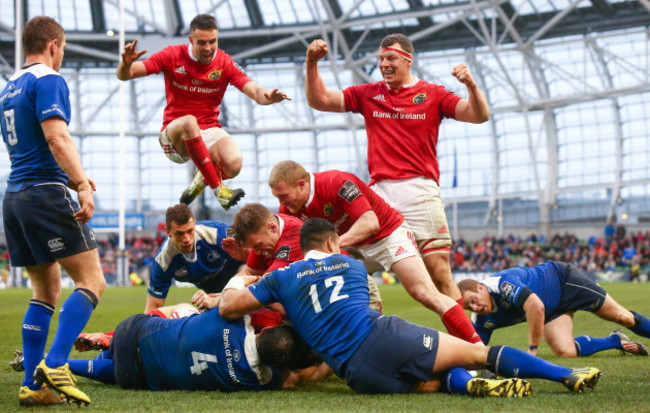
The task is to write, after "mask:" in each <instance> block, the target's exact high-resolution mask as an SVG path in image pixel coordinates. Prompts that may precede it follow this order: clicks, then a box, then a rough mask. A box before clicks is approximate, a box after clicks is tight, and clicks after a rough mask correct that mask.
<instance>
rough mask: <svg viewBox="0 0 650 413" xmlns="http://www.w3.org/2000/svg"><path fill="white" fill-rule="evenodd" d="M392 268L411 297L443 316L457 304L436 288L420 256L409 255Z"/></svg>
mask: <svg viewBox="0 0 650 413" xmlns="http://www.w3.org/2000/svg"><path fill="white" fill-rule="evenodd" d="M391 270H392V271H393V272H395V274H397V277H398V278H399V280H400V282H401V283H402V285H403V286H404V288H405V289H406V291H407V292H408V293H409V294H410V295H411V297H413V298H414V299H415V300H417V301H418V302H420V303H422V305H424V306H425V307H426V308H428V309H430V310H432V311H434V312H436V313H437V314H438V315H440V316H441V317H442V316H443V315H444V314H445V313H446V312H447V310H449V309H450V308H451V307H453V306H454V305H456V304H457V303H456V302H454V300H452V299H451V298H449V297H448V296H446V295H443V294H440V292H439V291H438V290H437V289H436V287H435V285H434V284H433V282H432V281H431V278H429V275H428V273H427V269H426V268H425V266H424V264H423V262H422V260H421V259H420V257H408V258H405V259H403V260H399V261H397V262H396V263H394V264H393V266H392V267H391ZM454 285H455V284H454Z"/></svg>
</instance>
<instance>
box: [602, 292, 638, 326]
mask: <svg viewBox="0 0 650 413" xmlns="http://www.w3.org/2000/svg"><path fill="white" fill-rule="evenodd" d="M594 314H596V315H597V316H598V317H600V318H602V319H603V320H607V321H613V322H615V323H617V324H620V325H622V326H623V327H627V328H631V327H634V324H635V322H634V314H632V312H631V311H628V310H626V309H625V308H623V306H621V305H620V304H619V303H617V302H616V300H614V299H613V298H612V296H611V295H609V294H607V295H606V296H605V302H604V303H603V306H602V307H600V310H598V311H596V312H595V313H594Z"/></svg>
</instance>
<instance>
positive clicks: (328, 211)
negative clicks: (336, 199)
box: [323, 202, 334, 217]
mask: <svg viewBox="0 0 650 413" xmlns="http://www.w3.org/2000/svg"><path fill="white" fill-rule="evenodd" d="M323 213H324V214H325V216H326V217H329V216H330V215H332V214H333V213H334V205H332V203H331V202H328V203H327V204H325V207H324V208H323Z"/></svg>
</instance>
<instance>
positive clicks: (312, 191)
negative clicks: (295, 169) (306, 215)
mask: <svg viewBox="0 0 650 413" xmlns="http://www.w3.org/2000/svg"><path fill="white" fill-rule="evenodd" d="M314 195H316V187H315V186H314V174H313V173H311V172H310V173H309V198H307V202H305V205H304V206H303V208H307V207H308V206H309V205H310V204H311V202H312V201H313V200H314Z"/></svg>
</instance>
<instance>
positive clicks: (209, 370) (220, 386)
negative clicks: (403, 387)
mask: <svg viewBox="0 0 650 413" xmlns="http://www.w3.org/2000/svg"><path fill="white" fill-rule="evenodd" d="M185 306H186V307H189V308H192V307H191V306H190V305H189V304H185ZM172 310H174V311H175V310H177V309H174V308H170V307H165V308H163V309H161V310H159V312H161V313H162V314H163V315H166V316H169V315H170V314H172ZM181 311H183V310H181ZM320 362H321V360H320V358H319V357H318V355H317V354H316V353H315V352H314V351H313V350H311V349H310V348H309V347H308V346H307V345H306V344H305V342H304V341H302V339H300V337H299V336H298V335H297V334H296V332H295V331H294V330H293V328H292V327H290V326H288V325H280V326H276V327H271V328H268V329H265V330H264V331H262V332H261V333H259V334H255V333H254V331H253V327H252V326H251V324H250V317H248V316H246V317H243V318H238V319H233V320H228V319H225V318H223V317H221V316H220V315H219V310H218V309H216V308H215V309H211V310H208V311H207V312H205V313H202V314H191V315H189V316H187V317H183V318H177V319H173V318H162V317H160V316H159V315H156V314H152V315H146V314H137V315H133V316H131V317H129V318H127V319H126V320H124V321H123V322H121V323H120V324H119V325H118V326H117V329H116V330H115V335H114V337H113V341H112V343H111V347H110V349H109V350H108V351H104V352H102V353H100V354H99V356H97V357H96V358H95V359H93V360H72V359H71V360H68V363H69V364H70V370H71V371H72V372H73V373H75V374H77V375H79V376H82V377H87V378H90V379H93V380H97V381H101V382H103V383H117V384H118V385H119V386H120V387H122V388H124V389H148V390H218V391H239V390H272V389H278V388H281V387H283V383H284V385H285V386H291V385H295V384H296V381H297V380H296V374H295V373H294V374H293V375H290V374H289V371H290V370H296V369H305V368H307V367H310V366H315V365H317V364H318V363H320ZM313 371H314V369H308V370H305V371H303V372H300V374H301V375H302V376H301V379H308V376H309V375H311V374H312V373H313Z"/></svg>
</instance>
